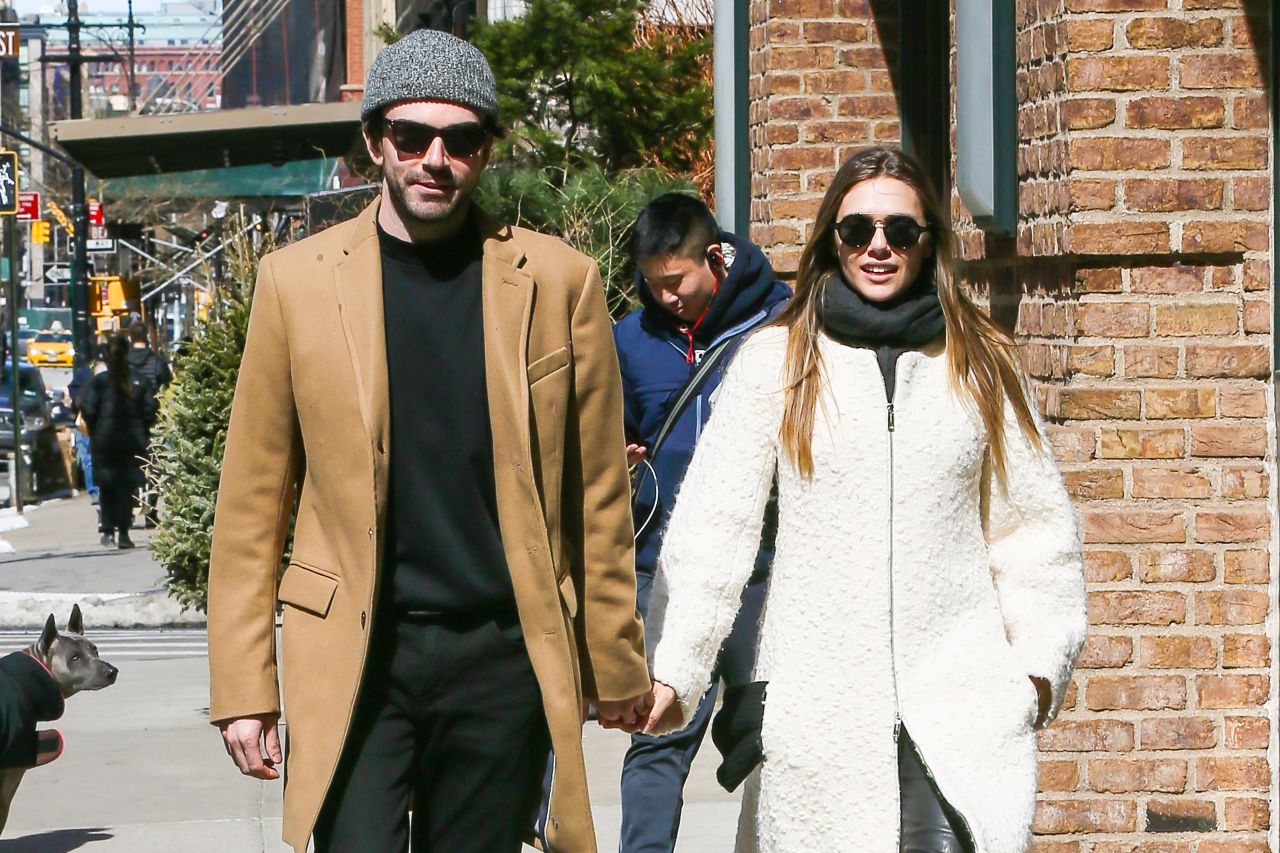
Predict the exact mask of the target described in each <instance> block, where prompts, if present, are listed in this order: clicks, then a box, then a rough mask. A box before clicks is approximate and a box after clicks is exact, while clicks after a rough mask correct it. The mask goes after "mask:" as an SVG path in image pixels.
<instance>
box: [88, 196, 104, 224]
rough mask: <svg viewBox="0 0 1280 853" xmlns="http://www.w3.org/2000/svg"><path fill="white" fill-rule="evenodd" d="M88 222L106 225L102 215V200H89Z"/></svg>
mask: <svg viewBox="0 0 1280 853" xmlns="http://www.w3.org/2000/svg"><path fill="white" fill-rule="evenodd" d="M89 224H90V225H106V224H107V220H106V219H104V218H103V215H102V202H100V201H91V202H89Z"/></svg>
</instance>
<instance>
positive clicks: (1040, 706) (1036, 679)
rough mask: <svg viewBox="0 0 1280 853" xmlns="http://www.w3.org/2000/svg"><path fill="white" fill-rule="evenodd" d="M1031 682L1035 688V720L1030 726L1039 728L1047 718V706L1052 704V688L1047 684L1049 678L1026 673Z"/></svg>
mask: <svg viewBox="0 0 1280 853" xmlns="http://www.w3.org/2000/svg"><path fill="white" fill-rule="evenodd" d="M1027 678H1030V679H1031V684H1032V685H1033V686H1034V687H1035V688H1036V721H1035V723H1034V724H1033V725H1032V728H1037V729H1038V728H1040V727H1041V726H1043V725H1044V724H1045V723H1046V722H1048V718H1049V706H1050V705H1052V704H1053V688H1052V687H1051V686H1050V685H1049V679H1047V678H1041V677H1040V676H1038V675H1028V676H1027Z"/></svg>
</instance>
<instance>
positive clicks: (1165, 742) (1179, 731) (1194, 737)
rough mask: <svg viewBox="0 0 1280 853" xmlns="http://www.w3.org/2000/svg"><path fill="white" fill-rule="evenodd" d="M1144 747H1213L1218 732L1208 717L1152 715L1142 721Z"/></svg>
mask: <svg viewBox="0 0 1280 853" xmlns="http://www.w3.org/2000/svg"><path fill="white" fill-rule="evenodd" d="M1141 737H1142V748H1143V749H1151V750H1156V749H1213V748H1214V747H1215V746H1217V745H1218V733H1217V731H1216V730H1215V729H1214V725H1213V720H1210V719H1208V718H1206V717H1151V718H1148V719H1145V720H1143V721H1142V723H1141Z"/></svg>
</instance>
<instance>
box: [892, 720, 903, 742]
mask: <svg viewBox="0 0 1280 853" xmlns="http://www.w3.org/2000/svg"><path fill="white" fill-rule="evenodd" d="M901 736H902V718H901V717H899V716H898V715H897V714H894V715H893V742H894V743H897V742H898V738H900V737H901Z"/></svg>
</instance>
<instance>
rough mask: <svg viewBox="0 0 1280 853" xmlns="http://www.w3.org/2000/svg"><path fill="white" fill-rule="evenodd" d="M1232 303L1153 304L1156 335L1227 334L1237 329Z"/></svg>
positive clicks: (1237, 311)
mask: <svg viewBox="0 0 1280 853" xmlns="http://www.w3.org/2000/svg"><path fill="white" fill-rule="evenodd" d="M1238 313H1239V309H1238V308H1237V305H1236V303H1235V302H1182V303H1177V302H1175V303H1172V304H1165V305H1157V306H1156V322H1155V332H1156V334H1157V335H1169V336H1186V335H1197V336H1198V335H1230V334H1234V333H1235V331H1236V329H1237V314H1238Z"/></svg>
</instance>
